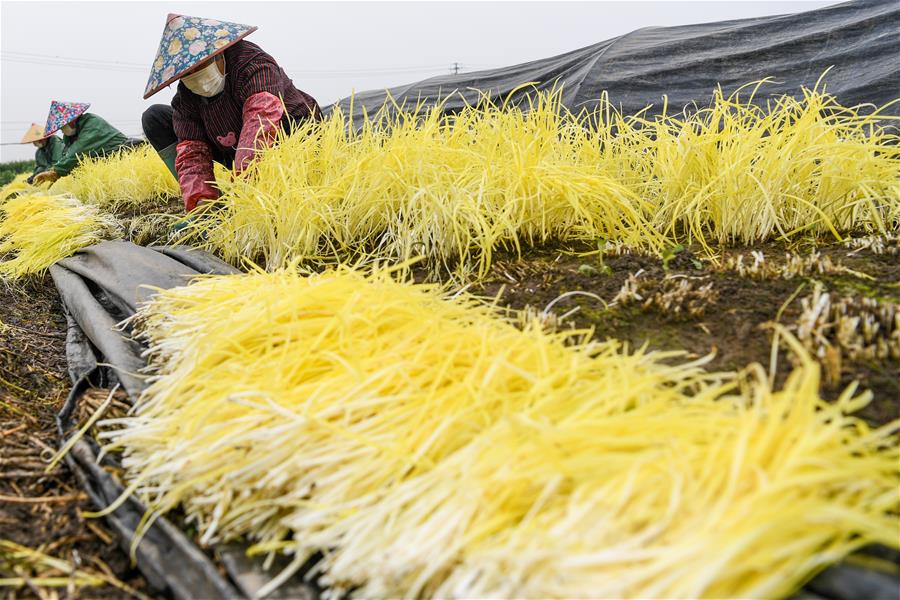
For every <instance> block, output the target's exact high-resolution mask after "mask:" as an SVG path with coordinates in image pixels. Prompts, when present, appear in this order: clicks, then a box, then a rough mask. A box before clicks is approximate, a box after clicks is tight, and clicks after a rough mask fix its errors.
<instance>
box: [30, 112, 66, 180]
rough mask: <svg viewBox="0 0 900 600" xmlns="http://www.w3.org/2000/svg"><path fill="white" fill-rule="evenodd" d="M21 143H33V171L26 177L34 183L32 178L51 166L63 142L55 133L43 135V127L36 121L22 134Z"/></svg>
mask: <svg viewBox="0 0 900 600" xmlns="http://www.w3.org/2000/svg"><path fill="white" fill-rule="evenodd" d="M21 143H22V144H33V145H34V147H35V148H37V150H35V152H34V171H32V172H31V176H30V177H29V178H28V183H34V178H35V177H36V176H37V175H40V174H41V173H43V172H44V171H46V170H48V169H49V168H50V167H52V166H53V163H55V162H56V161H58V160H59V157H60V156H62V151H63V143H62V140H61V139H59V136H57V135H44V127H43V126H42V125H39V124H38V123H32V124H31V127H30V128H29V129H28V131H26V132H25V135H24V136H22V142H21Z"/></svg>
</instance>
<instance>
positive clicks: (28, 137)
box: [19, 123, 50, 144]
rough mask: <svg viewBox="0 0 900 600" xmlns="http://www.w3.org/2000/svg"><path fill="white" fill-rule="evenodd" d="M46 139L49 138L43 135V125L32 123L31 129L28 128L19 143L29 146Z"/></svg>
mask: <svg viewBox="0 0 900 600" xmlns="http://www.w3.org/2000/svg"><path fill="white" fill-rule="evenodd" d="M48 137H50V136H49V135H44V126H43V125H41V124H40V123H32V124H31V127H29V128H28V131H26V132H25V135H23V136H22V141H21V142H19V143H20V144H30V143H32V142H36V141H38V140H42V139H44V138H48Z"/></svg>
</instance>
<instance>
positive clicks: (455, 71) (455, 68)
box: [453, 62, 459, 75]
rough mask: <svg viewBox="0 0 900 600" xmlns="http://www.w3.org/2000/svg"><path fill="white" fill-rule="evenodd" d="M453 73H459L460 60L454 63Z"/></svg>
mask: <svg viewBox="0 0 900 600" xmlns="http://www.w3.org/2000/svg"><path fill="white" fill-rule="evenodd" d="M453 74H454V75H459V63H458V62H455V63H453Z"/></svg>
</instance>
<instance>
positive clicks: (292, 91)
mask: <svg viewBox="0 0 900 600" xmlns="http://www.w3.org/2000/svg"><path fill="white" fill-rule="evenodd" d="M224 55H225V89H224V90H223V91H222V93H220V94H218V95H216V96H214V97H212V98H205V97H203V96H198V95H197V94H194V93H193V92H191V91H190V90H189V89H188V88H187V87H186V86H185V85H184V83H182V82H179V84H178V91H177V92H176V93H175V97H174V98H173V99H172V109H173V111H174V114H173V116H172V121H173V125H174V126H175V135H176V136H178V141H179V142H183V141H185V140H197V141H202V142H206V143H207V144H208V145H209V147H210V149H211V150H212V154H213V158H214V159H215V160H217V161H219V162H222V163H223V164H225V166H228V167H230V166H231V165H232V164H233V162H234V157H235V153H236V151H237V147H238V140H239V138H240V136H241V128H242V126H243V109H244V103H245V102H246V100H247V99H248V98H249V97H251V96H253V95H254V94H258V93H260V92H269V93H270V94H273V95H275V96H277V97H279V98H281V99H282V100H283V101H284V104H285V107H286V109H287V110H286V113H285V116H284V117H283V118H282V127H284V126H285V125H286V122H287V119H288V117H290V118H292V119H294V120H296V121H300V120H303V119H307V118H309V117H310V116H312V117H314V118H318V117H319V116H320V115H321V110H320V108H319V105H318V104H317V103H316V101H315V100H314V99H313V98H312V96H310V95H309V94H306V93H304V92H302V91H300V90H298V89H297V88H295V87H294V84H293V82H292V81H291V80H290V78H289V77H288V76H287V74H286V73H285V72H284V69H282V68H281V67H279V66H278V63H276V62H275V59H273V58H272V57H271V56H269V55H268V54H266V53H265V52H264V51H263V50H262V49H261V48H260V47H259V46H257V45H256V44H254V43H252V42H248V41H246V40H241V41H240V42H238V43H236V44H235V45H233V46H232V47H231V48H228V49H227V50H225V52H224Z"/></svg>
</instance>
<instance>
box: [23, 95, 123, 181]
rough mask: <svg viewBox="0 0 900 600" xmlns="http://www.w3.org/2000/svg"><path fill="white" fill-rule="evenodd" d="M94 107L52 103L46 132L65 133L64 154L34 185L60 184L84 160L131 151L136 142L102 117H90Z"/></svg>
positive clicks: (36, 178)
mask: <svg viewBox="0 0 900 600" xmlns="http://www.w3.org/2000/svg"><path fill="white" fill-rule="evenodd" d="M89 107H90V104H88V103H85V102H57V101H56V100H54V101H53V102H51V103H50V114H48V115H47V125H46V126H45V127H44V132H45V134H47V135H52V134H54V133H56V132H57V131H62V133H63V146H62V153H61V154H60V156H59V158H57V159H56V160H55V161H54V162H53V164H52V165H51V166H50V168H49V169H47V170H46V171H44V172H42V173H40V174H38V175H37V176H36V177H35V178H34V183H43V182H45V181H50V182H53V181H56V180H57V179H59V178H60V177H65V176H66V175H68V174H69V173H71V172H72V169H74V168H75V167H76V166H78V161H79V160H82V159H84V158H92V157H95V156H104V155H106V154H109V153H110V152H114V151H115V150H118V149H119V148H123V147H131V146H133V145H135V143H136V142H135V141H132V140H130V139H128V137H127V136H126V135H125V134H124V133H122V132H121V131H119V130H118V129H116V128H115V127H113V126H112V125H110V124H109V123H107V122H106V120H104V119H103V118H102V117H99V116H97V115H95V114H92V113H88V112H87V109H88V108H89Z"/></svg>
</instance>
